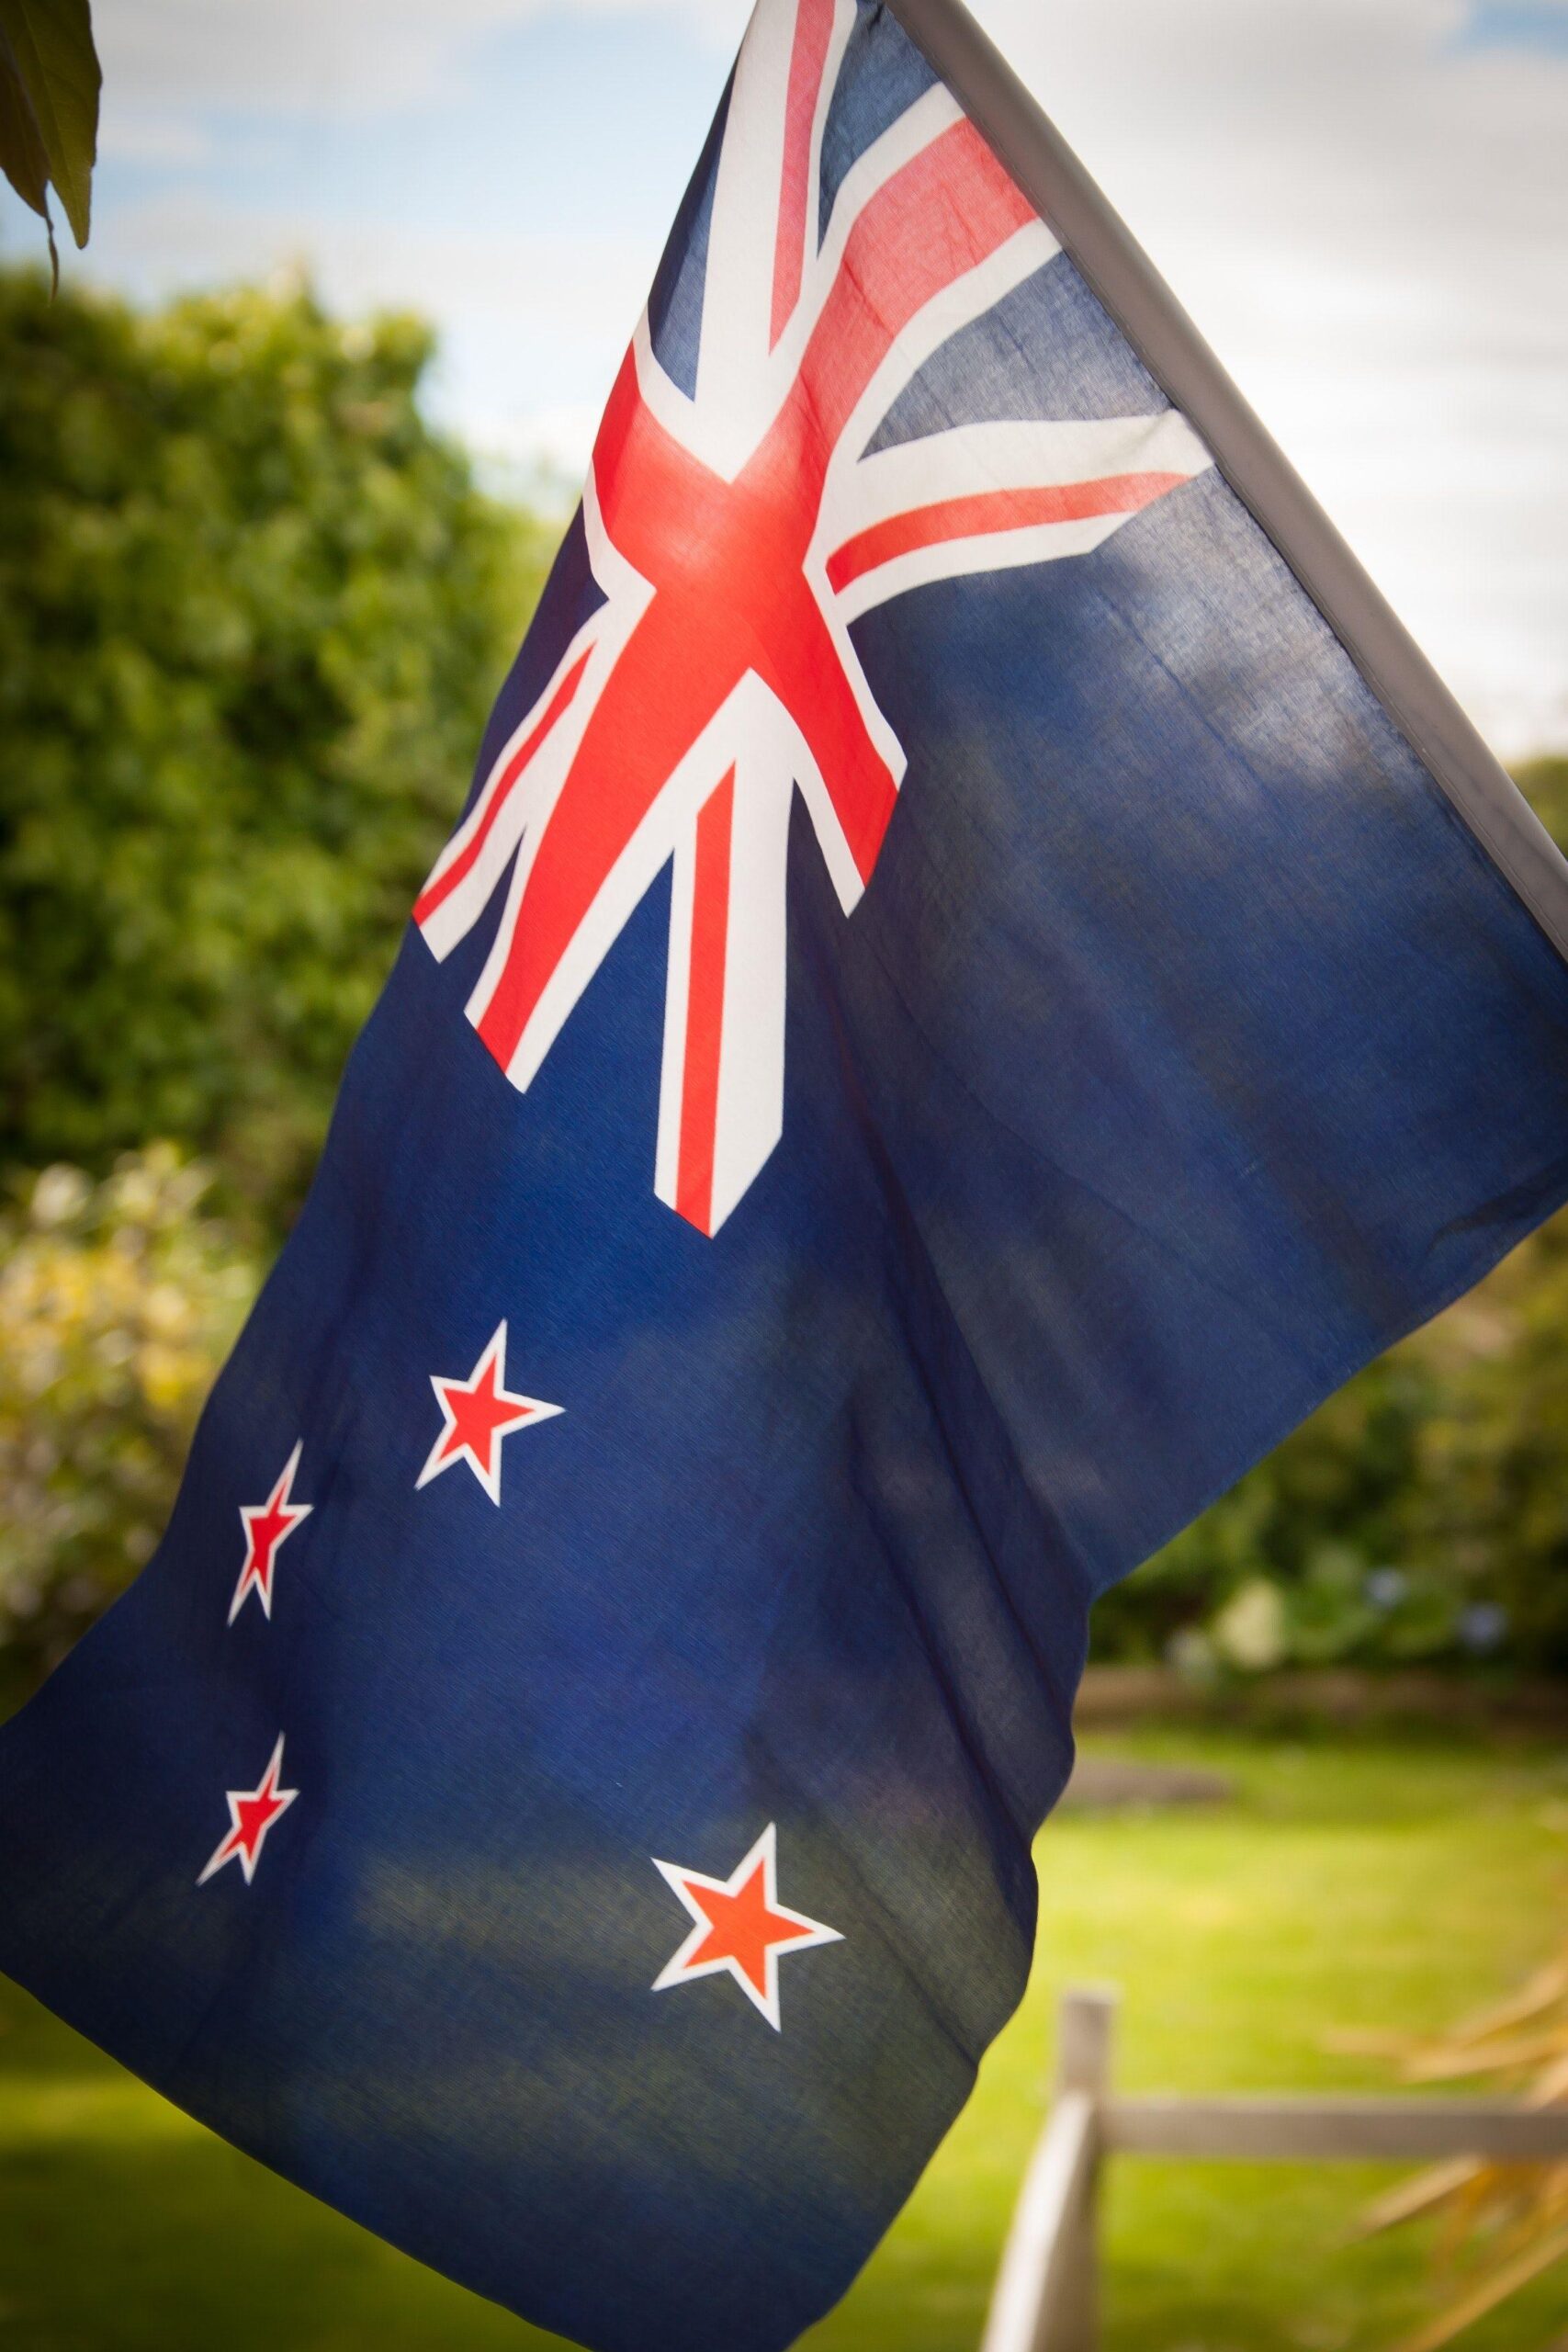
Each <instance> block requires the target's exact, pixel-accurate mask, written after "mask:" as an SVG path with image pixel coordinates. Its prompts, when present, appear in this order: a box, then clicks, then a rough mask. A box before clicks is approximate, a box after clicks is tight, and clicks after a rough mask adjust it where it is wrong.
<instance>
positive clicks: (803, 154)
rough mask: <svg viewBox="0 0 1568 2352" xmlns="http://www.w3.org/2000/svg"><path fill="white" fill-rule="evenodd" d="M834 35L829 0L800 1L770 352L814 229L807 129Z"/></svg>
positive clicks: (788, 312)
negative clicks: (809, 211) (810, 214)
mask: <svg viewBox="0 0 1568 2352" xmlns="http://www.w3.org/2000/svg"><path fill="white" fill-rule="evenodd" d="M832 35H833V0H800V9H799V13H798V14H797V16H796V17H795V46H794V49H793V50H792V51H791V53H790V61H789V93H788V96H787V97H786V98H785V100H784V174H783V178H782V181H781V184H780V187H779V225H778V235H777V238H776V241H775V243H774V247H773V332H772V334H770V336H769V338H768V347H769V349H770V350H771V349H772V348H773V345H774V344H775V343H777V341H778V339H779V337H780V335H781V334H783V333H784V329H785V327H786V326H787V325H788V324H789V322H790V319H791V317H792V315H793V313H794V311H795V304H796V303H797V302H798V301H799V300H800V281H801V276H802V273H803V271H804V268H805V264H806V241H807V236H808V235H809V234H810V233H811V232H812V231H813V230H814V229H815V226H816V224H815V222H812V221H807V217H806V202H807V196H808V195H809V193H810V188H811V131H812V126H813V124H814V123H815V121H816V119H817V101H818V96H819V95H820V93H821V88H822V75H823V73H824V70H825V69H826V66H827V63H828V44H829V40H831V39H832Z"/></svg>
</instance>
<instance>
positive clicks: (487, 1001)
mask: <svg viewBox="0 0 1568 2352" xmlns="http://www.w3.org/2000/svg"><path fill="white" fill-rule="evenodd" d="M857 29H858V30H859V31H860V33H861V36H862V44H864V43H865V42H866V41H867V40H869V39H870V38H871V37H872V27H871V25H870V24H869V23H868V21H867V19H866V17H865V14H864V12H863V11H860V12H857V9H856V6H855V0H778V4H777V5H775V4H774V0H768V5H765V6H762V7H761V8H760V9H759V11H758V13H757V15H756V17H754V18H753V20H752V23H751V27H750V30H749V32H748V33H747V36H746V39H745V40H744V42H743V44H742V46H741V50H740V55H739V62H737V65H736V68H735V75H734V82H733V85H732V88H731V91H730V96H729V101H728V108H727V111H726V115H725V120H724V127H723V136H722V139H721V141H720V143H719V148H718V154H717V163H716V169H715V171H714V173H713V181H712V190H711V198H710V201H709V205H708V209H707V215H706V237H705V252H704V254H703V255H702V258H701V260H700V262H699V263H698V264H697V265H696V266H697V267H698V268H699V269H700V272H701V277H702V293H701V325H700V329H699V332H698V335H697V341H696V355H695V368H694V375H693V379H692V380H691V381H690V382H689V383H683V382H682V381H681V380H679V379H678V378H677V377H676V376H675V375H674V374H672V373H671V370H670V368H667V367H665V366H664V365H662V364H661V362H660V355H659V350H658V348H657V345H656V341H655V338H654V336H653V334H652V333H651V332H650V329H649V320H648V317H647V315H646V314H645V315H644V318H643V320H642V321H641V322H640V324H639V325H638V328H637V334H636V335H635V336H634V338H633V341H632V345H631V348H630V350H629V351H628V352H627V354H626V358H625V360H624V361H623V363H622V366H621V369H620V373H619V375H618V376H617V378H616V379H615V390H613V392H612V393H611V395H610V403H609V407H608V409H607V410H606V412H605V415H604V423H603V424H602V425H601V426H600V429H599V435H598V439H597V442H596V444H595V446H594V450H593V459H592V467H591V469H590V472H589V479H588V481H587V484H586V487H585V489H584V492H583V501H582V522H583V527H584V530H585V533H586V537H587V545H588V557H589V561H590V563H591V565H592V572H593V577H594V579H595V581H596V582H597V583H598V585H599V587H600V589H601V590H602V591H603V593H604V603H603V604H602V605H600V606H599V608H598V610H597V611H595V612H594V613H593V614H592V616H591V617H590V618H589V619H588V620H586V621H585V622H584V624H583V625H582V627H581V628H580V629H579V630H578V631H577V632H576V634H575V635H574V636H573V638H572V639H571V642H570V645H568V647H567V648H566V650H565V651H564V652H563V653H562V654H561V656H560V658H559V660H558V662H557V663H556V665H555V667H554V670H553V672H552V673H551V675H550V677H549V679H548V681H547V684H546V685H545V686H544V688H543V689H542V691H541V692H540V693H539V695H537V697H536V699H535V701H534V702H533V704H532V705H531V707H529V708H528V709H527V710H526V711H525V713H524V714H523V715H522V717H521V718H519V719H518V721H517V724H516V725H515V727H514V728H513V730H512V732H511V734H510V735H509V737H508V738H507V740H506V741H505V742H504V743H503V744H502V747H501V749H500V751H499V752H498V753H497V755H496V757H495V760H494V762H493V763H492V765H491V768H490V771H489V773H488V775H486V776H485V777H484V780H483V782H482V784H481V786H480V787H479V792H478V794H477V795H476V796H475V797H474V800H473V803H472V806H471V807H470V808H469V809H468V812H467V814H466V816H465V818H464V820H463V822H462V824H461V825H460V826H459V827H458V829H457V832H456V833H455V834H454V836H453V838H452V840H451V842H449V843H448V844H447V847H446V850H445V852H444V853H443V854H442V856H441V857H440V859H439V860H438V861H437V864H436V866H435V869H434V873H433V874H432V875H431V877H430V880H429V881H428V883H427V884H426V885H425V888H424V890H423V894H422V895H421V898H420V899H419V903H418V906H417V908H416V910H415V920H416V921H417V922H418V923H419V926H420V928H421V930H422V931H423V934H424V937H425V939H426V941H427V943H428V944H429V945H430V946H431V948H432V949H433V950H434V953H435V954H436V955H437V956H446V955H447V954H449V952H450V951H451V949H452V948H453V947H454V946H455V945H456V944H457V942H458V941H459V940H461V939H463V938H465V937H466V936H467V935H468V933H469V932H470V931H472V929H473V928H474V926H475V925H476V924H477V923H478V922H479V921H480V918H481V917H482V915H483V914H484V912H485V910H486V908H487V906H488V905H489V903H490V901H491V899H492V898H494V897H495V896H497V895H498V894H499V893H501V892H502V891H503V890H504V892H505V894H506V898H505V907H504V910H503V912H502V917H501V922H500V925H499V927H498V929H497V931H496V933H495V936H494V941H493V944H492V945H491V950H490V954H489V956H488V957H487V959H486V962H485V966H484V969H483V972H482V974H481V975H480V978H479V982H478V985H477V986H476V987H475V989H474V990H473V993H472V995H471V996H470V997H469V999H468V1018H469V1020H470V1021H471V1022H472V1023H473V1024H474V1026H475V1028H476V1029H477V1030H478V1031H479V1035H480V1037H481V1038H482V1039H483V1041H484V1043H485V1046H487V1047H488V1049H489V1051H490V1052H491V1054H492V1055H493V1056H494V1057H495V1059H496V1060H497V1061H498V1062H499V1063H500V1065H501V1067H502V1069H503V1070H504V1071H505V1072H506V1074H507V1076H508V1077H509V1078H510V1079H511V1080H512V1082H513V1085H514V1086H517V1087H519V1088H526V1087H527V1085H528V1084H529V1081H530V1080H532V1079H533V1077H534V1076H535V1074H536V1071H537V1070H538V1069H539V1066H540V1064H541V1063H542V1062H543V1060H544V1058H545V1057H546V1055H547V1053H548V1052H549V1050H550V1048H551V1046H553V1045H554V1043H555V1041H556V1039H557V1037H558V1035H559V1034H560V1030H561V1027H562V1024H563V1023H565V1021H566V1020H567V1019H568V1017H569V1016H570V1012H571V1011H572V1008H573V1006H574V1005H575V1004H576V1003H577V1001H578V1000H579V998H580V997H581V994H582V991H583V989H585V988H586V986H587V984H588V982H589V981H590V979H591V978H592V977H593V974H594V973H595V972H596V971H597V970H598V968H599V967H600V965H601V963H602V962H603V961H604V956H605V955H606V954H607V953H608V951H609V948H610V947H611V945H612V944H613V943H614V941H615V939H616V937H617V936H618V934H619V933H620V932H621V930H622V928H623V926H624V925H625V923H626V920H627V917H628V916H629V915H630V913H631V911H632V910H633V908H634V907H636V906H637V903H638V901H639V900H640V899H642V897H643V896H644V894H645V892H646V891H647V890H648V889H649V887H650V885H651V884H652V882H653V880H654V878H655V876H657V875H659V874H660V872H661V871H662V870H663V869H664V868H665V867H666V866H667V865H670V866H671V867H672V875H673V892H672V900H671V915H670V944H669V957H668V964H667V978H666V989H665V1006H664V1048H663V1059H662V1073H661V1083H660V1096H659V1141H658V1157H657V1160H656V1169H655V1177H654V1188H655V1190H656V1192H657V1193H658V1194H659V1197H660V1200H662V1201H665V1202H667V1203H668V1204H670V1206H671V1208H673V1209H675V1210H677V1211H678V1212H679V1214H680V1215H681V1216H683V1217H686V1218H688V1219H689V1220H690V1222H691V1223H692V1224H693V1225H694V1226H696V1227H699V1228H700V1230H701V1231H703V1232H704V1233H709V1234H711V1233H714V1232H716V1230H717V1229H718V1227H720V1226H721V1225H722V1224H723V1222H724V1220H725V1218H726V1217H727V1216H729V1215H730V1213H731V1211H732V1210H733V1209H734V1207H735V1205H736V1203H737V1202H738V1201H739V1199H740V1198H741V1197H742V1195H743V1194H744V1193H745V1192H746V1190H747V1188H748V1186H749V1185H750V1183H751V1182H752V1179H753V1178H754V1177H755V1176H756V1174H757V1171H758V1170H759V1169H760V1168H761V1166H762V1164H763V1162H764V1161H765V1160H766V1159H767V1158H768V1156H769V1154H770V1153H771V1152H772V1151H773V1148H774V1146H775V1144H776V1143H777V1142H778V1139H779V1135H780V1131H781V1126H782V1122H783V1115H784V1010H785V1007H784V976H785V966H786V942H785V928H784V925H785V910H784V879H785V850H786V843H787V838H788V827H789V810H790V802H791V799H792V797H793V795H794V793H795V790H796V788H798V789H799V791H800V792H801V794H802V796H803V797H804V799H805V802H806V805H807V809H808V810H809V811H810V816H811V822H812V825H813V828H814V830H815V832H816V836H817V840H818V844H819V846H820V849H821V853H822V856H823V859H824V861H825V863H826V865H827V868H828V871H829V875H830V876H831V877H832V881H833V887H834V888H835V890H836V891H837V893H838V898H839V902H840V906H841V907H842V908H843V910H844V912H845V914H846V915H847V914H849V913H851V912H852V910H853V909H854V908H855V906H856V905H857V903H858V902H859V899H860V898H861V895H862V893H863V890H864V888H865V887H866V884H867V883H868V882H869V881H870V879H871V876H872V873H873V870H874V867H875V865H876V861H877V855H878V853H879V851H880V850H881V847H882V843H883V840H884V837H885V836H886V831H887V827H888V823H889V821H890V820H891V818H892V815H893V811H894V808H895V805H896V803H897V797H898V787H899V785H900V783H901V782H902V780H903V776H904V772H905V766H906V755H905V749H904V746H903V744H902V743H901V742H900V741H899V739H898V736H897V732H896V730H895V729H894V727H893V726H892V725H891V724H890V723H889V720H888V718H886V715H885V713H884V712H883V710H882V709H881V708H880V707H879V706H878V703H877V700H876V696H875V695H874V691H873V689H872V686H871V684H870V683H869V682H868V680H867V678H866V674H865V672H864V670H863V667H862V664H861V662H860V660H859V658H858V657H857V654H856V651H855V647H854V642H853V639H852V637H851V634H850V630H851V624H852V622H854V621H855V620H857V619H858V618H859V617H860V616H862V615H863V614H865V613H868V612H870V611H871V610H872V609H873V608H874V606H876V605H882V604H884V603H886V600H887V599H888V598H889V597H893V596H898V595H902V594H906V593H907V592H908V590H909V589H911V588H914V587H918V586H919V585H922V584H924V583H926V582H932V581H938V580H943V579H950V578H952V577H953V576H954V575H955V574H958V573H963V572H978V571H994V570H996V569H998V568H999V567H1002V566H1010V565H1018V564H1036V563H1048V562H1052V561H1055V560H1059V559H1062V558H1066V557H1072V556H1077V555H1081V554H1083V553H1085V552H1086V551H1087V550H1088V549H1089V548H1097V547H1099V546H1100V545H1101V544H1102V543H1103V541H1104V540H1105V539H1107V538H1108V537H1110V536H1111V533H1112V532H1113V531H1115V530H1117V529H1119V528H1120V526H1122V524H1123V523H1124V522H1126V520H1127V518H1128V517H1129V516H1130V515H1134V514H1137V513H1138V512H1139V511H1140V510H1141V509H1142V508H1144V507H1146V506H1148V505H1149V504H1151V503H1153V501H1155V500H1156V499H1158V498H1161V497H1163V496H1164V495H1165V494H1166V493H1167V492H1168V491H1170V490H1172V489H1174V488H1175V487H1176V486H1177V484H1178V483H1179V482H1183V481H1188V480H1190V477H1191V476H1192V475H1193V474H1195V473H1198V472H1200V471H1201V469H1203V468H1204V467H1206V466H1207V465H1208V463H1209V458H1208V455H1207V452H1206V451H1205V450H1204V449H1203V447H1202V446H1201V443H1200V442H1199V440H1198V438H1197V436H1196V435H1195V434H1194V433H1193V432H1192V431H1191V429H1190V426H1189V425H1188V424H1186V422H1185V420H1184V419H1183V418H1182V417H1180V416H1179V415H1178V414H1177V413H1175V412H1174V411H1173V410H1172V409H1170V408H1168V407H1165V406H1164V405H1163V404H1162V405H1161V406H1160V407H1159V408H1158V409H1156V410H1155V411H1154V412H1153V413H1148V414H1143V415H1138V414H1134V415H1118V416H1112V417H1105V418H1085V419H1078V418H1074V419H1071V420H1060V419H1053V420H1049V421H1047V420H1043V419H1041V418H1036V417H1028V416H1023V417H1018V418H1011V417H1009V418H1006V419H985V418H980V417H976V418H975V419H973V420H971V419H968V418H955V419H953V421H952V422H950V423H949V424H946V426H945V428H944V429H942V430H939V431H932V432H926V433H922V434H921V435H919V438H917V439H911V440H900V441H897V442H895V443H893V444H892V445H890V446H881V445H880V444H879V443H878V440H877V431H878V427H879V426H881V425H882V424H883V423H884V421H885V420H886V417H887V415H888V413H889V412H890V411H891V410H892V409H893V408H894V407H895V404H896V403H897V401H898V399H899V396H900V394H901V393H903V392H904V391H905V390H906V389H907V387H908V384H909V382H910V379H912V378H913V377H914V376H915V375H916V374H917V372H918V371H919V369H920V368H922V367H923V366H924V364H925V362H926V361H927V360H929V359H930V358H931V355H932V354H933V353H934V352H935V351H936V350H937V349H938V348H939V347H940V346H941V345H943V344H946V343H949V342H951V341H952V339H953V337H954V336H956V335H958V334H961V333H962V331H963V330H964V328H965V327H966V326H969V325H970V324H972V323H973V322H976V321H979V320H982V319H984V318H985V317H986V316H987V314H989V313H993V312H995V311H996V310H997V308H998V304H1000V303H1001V302H1002V300H1004V298H1005V297H1006V296H1007V295H1009V294H1010V293H1011V292H1012V291H1013V290H1014V289H1015V288H1018V287H1020V286H1021V285H1022V284H1023V283H1024V282H1025V281H1026V280H1028V279H1030V278H1032V277H1035V276H1036V275H1037V273H1038V272H1040V271H1041V270H1043V268H1044V267H1045V266H1046V265H1047V264H1048V263H1049V262H1050V261H1051V260H1052V259H1053V257H1054V256H1055V254H1057V253H1058V252H1059V251H1060V247H1059V246H1058V244H1057V243H1056V240H1055V237H1054V236H1053V235H1052V233H1051V232H1050V230H1049V229H1047V228H1046V226H1045V224H1044V222H1043V220H1040V219H1038V218H1037V216H1036V215H1035V213H1034V211H1033V209H1032V207H1031V206H1030V204H1029V203H1028V201H1027V200H1026V198H1024V197H1023V196H1022V195H1021V193H1020V192H1019V190H1018V189H1017V187H1014V185H1013V183H1012V181H1011V180H1010V178H1009V176H1008V175H1007V173H1006V172H1005V171H1004V170H1003V168H1002V166H1001V164H999V163H998V161H997V159H996V157H995V156H994V155H993V154H992V153H991V151H990V149H989V148H988V147H987V145H986V143H985V141H984V140H983V139H982V138H981V136H980V134H979V132H978V131H977V130H976V128H975V126H974V125H973V123H971V122H970V121H969V120H968V119H967V118H966V117H965V116H964V113H963V112H962V110H961V109H960V107H959V106H958V104H957V101H956V100H955V99H954V98H953V96H951V95H950V93H949V92H948V91H947V90H946V89H945V88H943V87H942V85H940V84H937V83H934V82H932V83H931V85H929V86H927V87H925V88H923V89H921V90H920V91H919V95H918V96H914V97H913V98H912V100H911V102H910V103H909V104H908V106H906V107H903V108H902V110H901V111H899V112H898V113H897V115H896V116H895V117H894V119H892V120H891V121H890V122H889V123H888V124H887V127H886V129H885V130H882V131H881V132H880V134H879V135H878V136H877V137H875V138H874V139H873V140H872V141H871V142H870V143H869V145H867V146H866V147H865V148H864V149H863V152H862V153H859V154H858V155H857V156H856V157H855V159H854V161H853V163H852V164H850V166H849V168H848V169H846V170H844V171H843V173H842V175H841V176H840V177H839V178H838V180H837V182H836V184H834V182H833V180H832V178H831V176H830V175H825V173H824V167H823V147H824V141H825V140H826V138H827V136H828V133H829V126H830V125H832V124H833V123H834V98H835V94H836V93H837V91H838V89H839V86H840V79H841V78H842V77H843V75H844V72H845V67H846V61H847V54H848V52H849V51H850V47H851V43H852V40H853V39H854V37H855V35H856V32H857ZM851 62H852V67H863V62H864V61H863V59H862V58H860V57H856V58H855V59H854V60H853V61H851Z"/></svg>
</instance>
